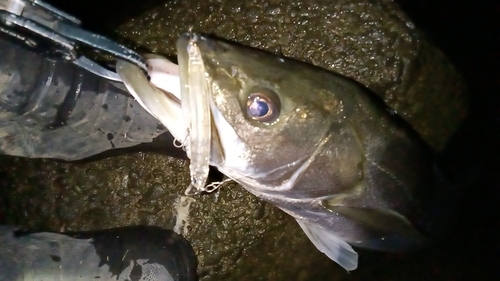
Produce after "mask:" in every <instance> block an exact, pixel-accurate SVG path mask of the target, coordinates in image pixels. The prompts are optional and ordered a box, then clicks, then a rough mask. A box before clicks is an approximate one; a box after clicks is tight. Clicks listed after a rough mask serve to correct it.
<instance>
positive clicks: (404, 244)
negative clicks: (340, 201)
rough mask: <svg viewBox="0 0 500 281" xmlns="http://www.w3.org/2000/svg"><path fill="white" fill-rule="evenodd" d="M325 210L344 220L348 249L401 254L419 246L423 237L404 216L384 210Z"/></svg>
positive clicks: (330, 207) (341, 207)
mask: <svg viewBox="0 0 500 281" xmlns="http://www.w3.org/2000/svg"><path fill="white" fill-rule="evenodd" d="M325 207H326V208H327V209H328V210H330V211H331V212H333V214H334V215H336V216H340V217H342V218H343V221H344V224H345V225H346V226H347V228H348V229H350V231H351V233H350V235H349V236H350V237H351V239H350V240H348V242H349V243H350V244H351V245H354V246H358V247H363V248H368V249H374V250H382V251H404V250H410V249H413V248H418V247H420V246H422V245H423V244H424V243H425V242H426V240H427V238H426V237H425V236H423V235H422V234H421V233H420V232H419V231H418V230H417V229H416V228H415V227H414V226H413V225H412V224H411V223H410V221H408V220H407V219H406V218H405V217H404V216H402V215H401V214H399V213H397V212H395V211H392V210H383V209H369V208H358V207H345V206H330V205H327V204H325Z"/></svg>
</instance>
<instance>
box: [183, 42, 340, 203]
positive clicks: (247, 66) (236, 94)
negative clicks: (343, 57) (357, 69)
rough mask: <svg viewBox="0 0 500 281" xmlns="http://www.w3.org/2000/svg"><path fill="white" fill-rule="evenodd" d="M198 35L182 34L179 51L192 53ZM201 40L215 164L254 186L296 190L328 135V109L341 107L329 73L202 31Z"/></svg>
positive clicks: (259, 189) (268, 190)
mask: <svg viewBox="0 0 500 281" xmlns="http://www.w3.org/2000/svg"><path fill="white" fill-rule="evenodd" d="M192 40H193V35H184V36H182V37H181V39H180V40H179V43H178V51H179V54H178V55H179V56H187V52H186V49H187V48H186V47H187V45H188V43H189V42H192ZM195 41H196V42H195V44H196V45H197V47H198V48H199V50H200V53H201V55H202V58H203V64H204V67H205V72H206V75H205V77H206V83H207V88H208V92H209V94H210V96H211V97H210V110H211V115H212V118H213V124H214V126H215V128H214V130H213V131H212V132H213V133H212V136H213V138H212V141H213V143H212V150H213V153H212V155H214V154H216V155H220V156H221V157H220V158H221V159H219V160H218V161H212V164H213V165H215V166H217V167H218V168H219V170H221V171H222V172H223V173H224V174H226V175H227V176H229V177H230V178H233V179H234V180H236V181H237V182H240V183H241V184H243V185H244V186H246V187H250V188H251V189H253V191H254V192H265V193H272V192H282V191H286V190H288V189H290V188H291V187H292V182H291V181H290V179H293V178H294V174H295V173H296V172H297V171H298V170H300V169H301V167H303V166H304V165H305V163H306V162H307V161H308V159H309V158H310V156H311V155H313V154H314V153H315V151H316V150H317V149H318V146H319V144H320V142H321V140H322V139H323V137H324V135H325V134H326V133H327V130H328V120H329V119H328V118H325V114H326V113H325V112H326V111H327V110H326V109H327V108H328V107H335V106H338V101H336V100H335V98H334V97H333V96H331V95H330V94H328V93H326V91H325V92H324V93H322V90H321V85H322V84H324V81H321V79H322V78H323V77H322V76H321V75H314V73H311V74H307V75H304V74H303V72H302V71H300V67H301V65H300V64H298V63H296V62H295V61H293V60H290V59H283V58H281V57H279V56H276V55H274V54H271V53H267V52H264V51H261V50H257V49H251V48H248V47H245V46H241V45H237V44H235V43H229V42H226V41H223V40H216V39H211V38H208V37H205V36H202V35H196V39H195ZM181 61H183V60H182V59H180V60H179V62H180V63H181ZM180 68H181V69H183V67H182V66H180ZM182 75H183V74H182V73H181V77H182ZM184 75H186V74H184ZM313 85H314V86H313ZM318 85H319V86H318ZM311 89H318V90H317V91H315V92H311ZM327 96H328V98H326V97H327Z"/></svg>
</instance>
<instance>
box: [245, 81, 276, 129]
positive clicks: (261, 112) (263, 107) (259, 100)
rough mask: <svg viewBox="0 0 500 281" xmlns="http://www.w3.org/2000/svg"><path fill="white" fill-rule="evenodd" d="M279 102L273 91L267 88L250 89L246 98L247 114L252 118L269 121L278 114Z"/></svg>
mask: <svg viewBox="0 0 500 281" xmlns="http://www.w3.org/2000/svg"><path fill="white" fill-rule="evenodd" d="M279 109H280V104H279V100H278V98H277V95H276V93H275V92H273V91H271V90H268V89H258V90H254V91H251V92H250V94H249V95H248V99H247V115H248V117H250V118H251V119H252V120H255V121H259V122H265V123H271V122H274V121H276V119H278V116H279Z"/></svg>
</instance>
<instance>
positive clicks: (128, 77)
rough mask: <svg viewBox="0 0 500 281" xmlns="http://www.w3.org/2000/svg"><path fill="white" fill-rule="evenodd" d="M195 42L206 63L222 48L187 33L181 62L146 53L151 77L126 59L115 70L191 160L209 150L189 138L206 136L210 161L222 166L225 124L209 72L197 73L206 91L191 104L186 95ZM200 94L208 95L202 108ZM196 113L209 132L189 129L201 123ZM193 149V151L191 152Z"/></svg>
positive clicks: (179, 46) (180, 51)
mask: <svg viewBox="0 0 500 281" xmlns="http://www.w3.org/2000/svg"><path fill="white" fill-rule="evenodd" d="M193 45H195V46H196V47H197V48H198V49H199V52H200V54H199V55H200V57H199V59H200V60H199V62H200V63H201V64H203V55H204V54H207V53H210V54H213V52H214V51H217V50H218V49H220V46H219V44H218V42H217V40H213V39H209V38H208V37H206V36H203V35H201V34H197V33H184V34H182V35H181V36H180V37H179V39H178V41H177V52H178V54H177V57H178V63H179V65H176V64H174V63H172V62H170V61H169V60H167V59H166V58H164V57H162V56H159V55H153V54H151V55H145V59H146V62H147V64H148V68H149V69H148V74H149V79H148V77H147V76H146V75H145V73H143V71H142V70H141V69H139V68H138V67H137V66H135V65H133V64H131V63H129V62H126V61H118V62H117V66H116V69H117V72H118V74H119V75H120V77H121V78H122V80H123V83H124V84H125V86H126V87H127V89H128V90H129V92H130V93H131V94H132V96H133V97H134V98H135V99H136V100H137V101H138V102H139V104H140V105H141V106H142V107H143V108H144V109H146V111H148V112H149V113H150V114H151V115H153V116H154V117H155V118H156V119H158V121H160V122H161V123H162V124H163V125H164V126H165V127H166V128H167V129H168V130H169V131H170V133H171V134H172V135H173V136H174V138H175V139H176V140H177V141H178V142H179V143H180V144H182V146H183V147H184V148H185V150H186V152H187V153H188V157H189V158H190V159H191V160H193V158H195V157H197V156H199V155H206V151H205V150H206V149H204V148H203V147H201V146H200V142H198V143H196V141H195V143H194V146H193V141H190V139H191V138H193V136H195V138H196V140H200V139H201V138H203V139H204V140H205V144H204V145H203V146H204V147H207V146H208V147H209V149H208V150H209V151H210V155H209V162H210V164H211V165H213V166H220V165H222V164H223V163H224V152H223V147H222V145H221V142H220V138H219V132H218V131H219V130H218V129H217V126H218V125H217V124H219V123H224V121H225V120H223V118H222V115H221V113H220V112H219V110H218V109H217V107H216V106H215V105H214V102H213V99H212V89H211V88H210V85H209V78H208V75H206V73H200V72H198V75H199V77H203V79H199V81H198V84H197V85H198V86H199V87H200V88H202V89H203V90H205V91H206V92H205V93H192V95H193V97H194V99H193V98H192V99H191V100H192V102H191V103H190V102H189V100H190V97H189V95H188V94H186V93H188V89H189V88H190V87H193V73H192V72H190V71H189V61H190V59H192V54H190V53H189V47H190V46H191V47H192V46H193ZM200 75H201V76H200ZM201 94H204V95H206V96H205V98H206V100H207V101H208V103H209V104H208V106H207V107H205V108H204V109H203V110H199V109H200V108H199V107H197V105H198V104H197V99H198V98H199V97H200V96H197V95H201ZM196 109H198V110H196ZM193 113H196V114H193ZM193 115H195V117H196V116H198V117H200V116H204V119H205V123H206V122H208V126H209V127H210V129H209V131H208V132H207V131H203V129H204V128H200V127H198V128H196V129H195V130H190V129H192V127H190V124H193V123H195V124H194V125H197V124H198V125H199V124H200V123H196V122H198V121H197V120H192V118H193ZM207 118H208V120H207ZM210 125H211V126H210ZM224 127H227V126H224ZM200 130H201V133H200ZM225 130H227V128H225ZM231 130H232V128H231ZM200 134H201V136H200ZM193 149H194V153H193V155H190V154H191V153H190V151H191V150H193Z"/></svg>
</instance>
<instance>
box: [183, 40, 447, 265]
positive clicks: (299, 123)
mask: <svg viewBox="0 0 500 281" xmlns="http://www.w3.org/2000/svg"><path fill="white" fill-rule="evenodd" d="M193 40H195V41H196V44H197V46H198V48H199V50H200V52H201V54H202V58H203V63H204V67H205V70H206V82H207V87H208V89H210V94H211V97H210V98H211V114H212V118H213V124H215V126H214V127H215V129H214V131H213V132H212V135H213V136H214V137H213V143H212V158H213V159H217V160H214V161H212V163H211V164H212V165H214V166H216V167H217V168H218V169H219V170H220V171H221V172H222V173H224V174H225V175H227V176H228V177H230V178H232V179H233V180H235V181H237V182H238V183H240V184H241V185H242V186H243V187H244V188H245V189H247V190H248V191H250V192H251V193H253V194H255V195H256V196H258V197H260V198H262V199H264V200H266V201H268V202H270V203H272V204H274V205H276V206H277V207H279V208H280V209H282V210H283V211H285V212H286V213H288V214H290V215H291V216H293V217H294V218H295V219H296V220H297V222H298V223H299V225H300V226H301V228H302V229H303V230H304V232H305V233H306V234H307V235H308V237H309V238H310V239H311V241H312V242H313V243H314V244H315V246H316V247H317V248H318V249H319V250H321V251H322V252H324V253H325V254H326V255H328V256H329V257H330V258H331V259H333V260H335V261H336V262H338V263H339V264H340V265H341V266H343V267H344V268H346V269H347V270H353V269H355V268H356V267H357V253H356V252H355V251H354V250H353V249H352V247H351V246H350V245H354V246H359V247H363V248H369V249H376V250H384V251H400V250H409V249H413V248H418V247H420V246H422V245H423V244H425V243H426V241H427V234H431V233H432V232H433V231H434V230H435V229H437V228H439V227H442V226H444V225H445V224H447V220H448V219H449V215H450V213H449V212H448V209H446V208H445V207H443V206H445V205H446V204H444V205H441V204H442V203H443V202H444V201H446V199H447V195H448V194H447V193H448V188H447V187H445V185H444V184H443V183H442V182H440V181H439V179H438V177H436V175H435V171H434V166H433V163H434V162H433V161H434V159H433V155H432V153H431V151H430V150H429V148H428V147H427V145H426V144H425V143H424V142H423V141H422V140H421V139H420V138H419V136H418V135H417V134H416V133H415V132H414V131H413V130H412V129H411V127H410V126H409V125H408V124H406V123H404V122H403V121H402V120H401V119H399V118H398V116H395V115H394V114H393V113H392V112H391V110H390V109H389V108H387V107H386V106H385V105H384V104H383V103H382V102H381V101H380V100H378V99H377V98H376V97H374V96H373V95H372V94H371V93H369V92H368V91H367V89H365V88H363V87H362V86H360V85H358V84H357V83H355V82H353V81H351V80H350V79H348V78H346V77H343V76H340V75H338V74H335V73H332V72H329V71H326V70H324V69H321V68H318V67H315V66H312V65H310V64H306V63H303V62H299V61H296V60H293V59H288V58H283V57H279V56H276V55H274V54H270V53H266V52H263V51H261V50H256V49H252V48H248V47H244V46H240V45H236V44H232V43H229V42H225V41H222V40H217V39H211V38H208V37H205V36H202V35H196V34H195V35H193V34H186V35H184V36H182V37H181V38H180V39H179V41H178V52H179V54H178V55H179V57H180V59H179V62H182V61H186V59H181V58H182V57H183V56H187V53H186V46H187V44H188V42H191V44H192V42H193ZM179 67H180V69H181V71H180V75H181V81H182V75H186V74H185V73H183V72H182V69H183V68H185V66H183V65H182V64H181V65H179Z"/></svg>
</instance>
